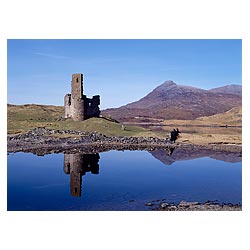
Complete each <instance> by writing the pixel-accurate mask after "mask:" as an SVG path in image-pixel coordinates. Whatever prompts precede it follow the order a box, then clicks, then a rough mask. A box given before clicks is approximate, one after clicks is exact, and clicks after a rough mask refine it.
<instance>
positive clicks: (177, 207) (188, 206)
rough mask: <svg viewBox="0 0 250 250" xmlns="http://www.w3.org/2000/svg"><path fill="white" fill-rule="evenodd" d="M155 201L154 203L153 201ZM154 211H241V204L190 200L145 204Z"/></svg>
mask: <svg viewBox="0 0 250 250" xmlns="http://www.w3.org/2000/svg"><path fill="white" fill-rule="evenodd" d="M155 202H156V203H155ZM145 206H149V207H151V210H154V211H242V205H240V204H231V203H222V204H220V203H218V202H217V201H206V202H204V203H200V202H190V201H181V202H180V203H179V204H174V203H167V202H165V201H164V202H162V201H161V202H159V201H158V200H157V201H152V202H150V203H147V204H145Z"/></svg>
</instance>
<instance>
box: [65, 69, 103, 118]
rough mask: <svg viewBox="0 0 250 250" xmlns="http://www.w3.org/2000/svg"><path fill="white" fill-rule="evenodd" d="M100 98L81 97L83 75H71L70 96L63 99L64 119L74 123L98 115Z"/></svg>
mask: <svg viewBox="0 0 250 250" xmlns="http://www.w3.org/2000/svg"><path fill="white" fill-rule="evenodd" d="M99 105H100V96H99V95H95V96H93V97H92V98H87V97H86V95H83V74H73V75H72V81H71V94H66V95H65V97H64V109H65V118H70V117H71V118H72V119H73V120H74V121H83V120H85V119H88V118H91V117H99V115H100V109H99Z"/></svg>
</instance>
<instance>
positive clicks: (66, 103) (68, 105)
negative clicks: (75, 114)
mask: <svg viewBox="0 0 250 250" xmlns="http://www.w3.org/2000/svg"><path fill="white" fill-rule="evenodd" d="M64 112H65V116H64V117H65V118H69V117H71V94H66V95H65V97H64Z"/></svg>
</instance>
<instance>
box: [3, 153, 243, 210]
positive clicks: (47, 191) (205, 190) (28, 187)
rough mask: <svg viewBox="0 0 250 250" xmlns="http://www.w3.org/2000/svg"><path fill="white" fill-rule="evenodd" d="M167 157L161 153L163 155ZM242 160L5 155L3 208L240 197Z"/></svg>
mask: <svg viewBox="0 0 250 250" xmlns="http://www.w3.org/2000/svg"><path fill="white" fill-rule="evenodd" d="M167 157H168V156H166V158H167ZM241 165H242V164H241V162H236V163H230V162H224V161H221V160H215V159H211V158H209V157H202V158H198V159H193V160H180V161H175V162H172V163H171V165H166V164H164V163H163V162H162V161H160V160H158V159H156V158H154V157H153V155H152V154H150V153H148V152H147V151H109V152H104V153H100V154H93V155H84V154H75V155H64V154H49V155H45V156H36V155H33V154H31V153H15V154H10V155H8V210H39V211H41V210H116V211H117V210H149V209H150V208H149V207H147V206H145V204H146V203H149V202H152V201H153V202H154V200H163V199H166V200H165V201H166V202H176V203H177V202H180V201H181V200H187V201H199V202H205V201H207V200H218V201H219V202H224V203H229V202H230V203H241V202H242V198H241V197H242V185H241V180H242V167H241Z"/></svg>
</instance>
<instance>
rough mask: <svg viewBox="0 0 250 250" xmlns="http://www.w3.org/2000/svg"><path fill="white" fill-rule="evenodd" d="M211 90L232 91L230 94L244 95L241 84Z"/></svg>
mask: <svg viewBox="0 0 250 250" xmlns="http://www.w3.org/2000/svg"><path fill="white" fill-rule="evenodd" d="M210 91H211V92H217V93H219V92H220V93H230V94H236V95H242V86H241V85H236V84H232V85H226V86H223V87H219V88H214V89H210Z"/></svg>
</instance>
